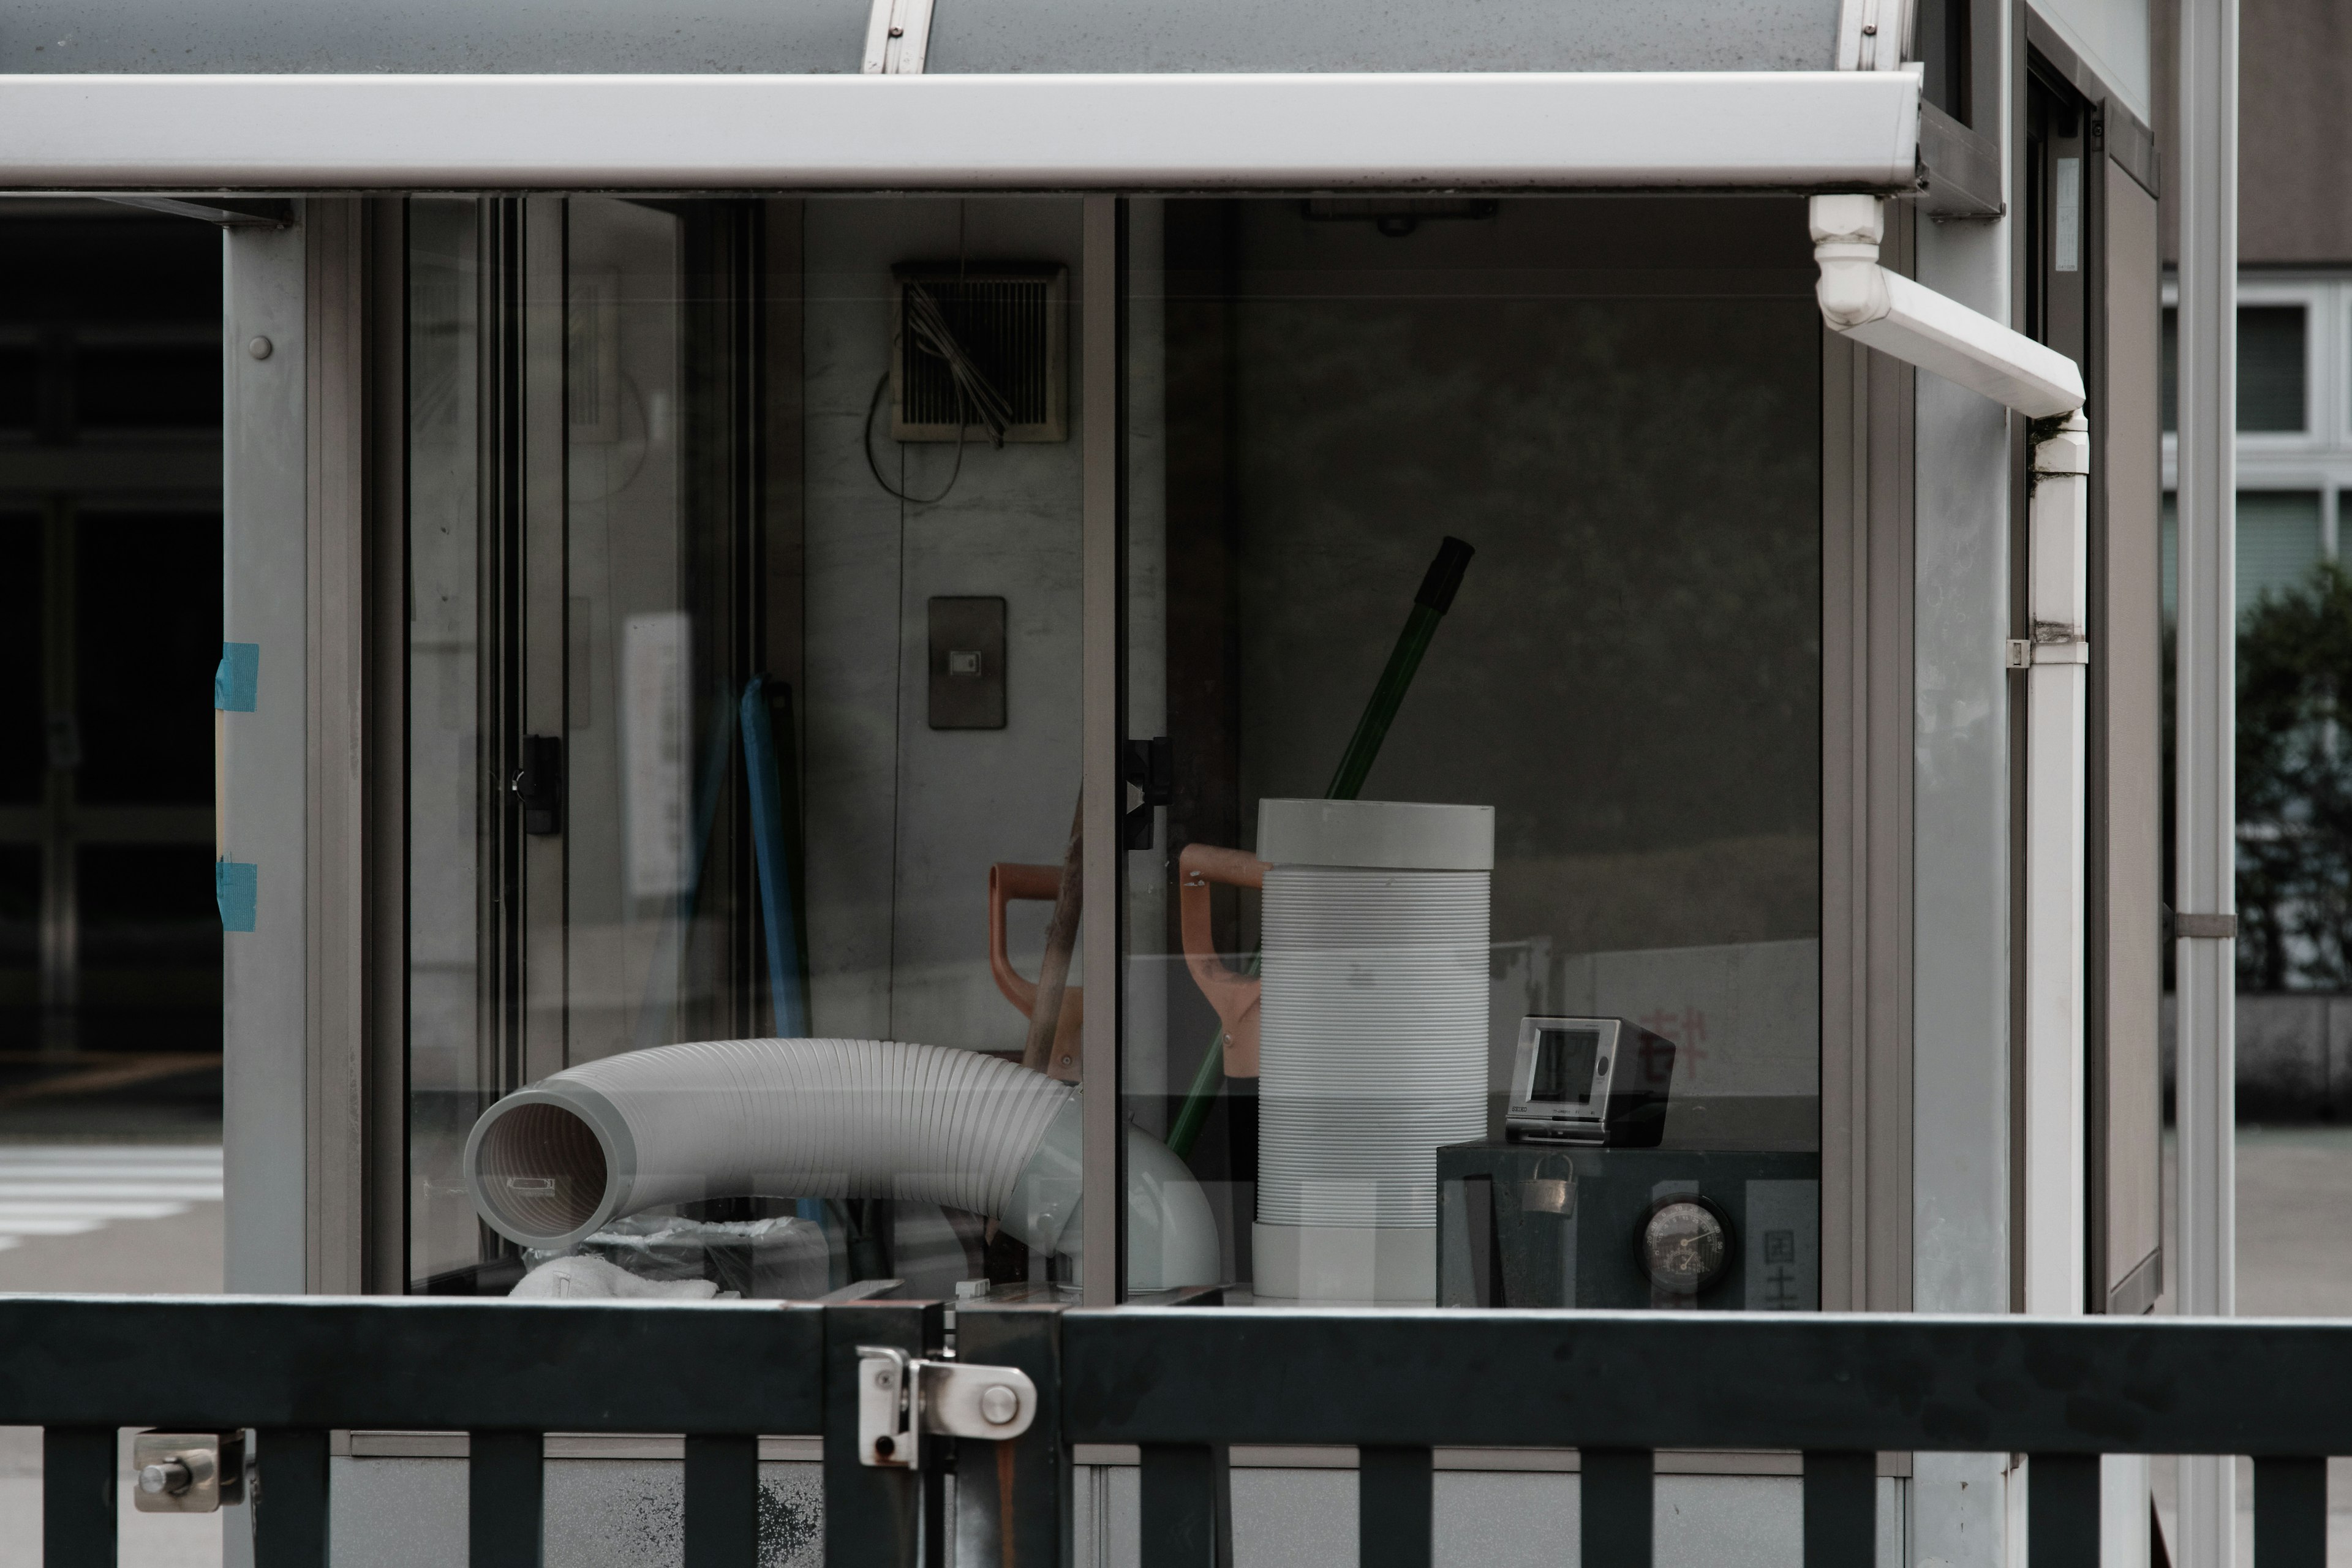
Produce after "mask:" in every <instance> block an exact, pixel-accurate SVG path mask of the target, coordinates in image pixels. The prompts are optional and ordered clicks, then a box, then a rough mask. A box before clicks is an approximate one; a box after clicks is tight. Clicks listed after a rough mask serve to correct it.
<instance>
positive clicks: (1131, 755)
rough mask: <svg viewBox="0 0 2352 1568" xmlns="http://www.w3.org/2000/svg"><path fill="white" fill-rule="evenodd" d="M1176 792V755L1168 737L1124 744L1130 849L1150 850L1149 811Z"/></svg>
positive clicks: (1126, 840)
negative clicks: (1125, 750) (1125, 749)
mask: <svg viewBox="0 0 2352 1568" xmlns="http://www.w3.org/2000/svg"><path fill="white" fill-rule="evenodd" d="M1175 793H1176V754H1175V752H1173V751H1171V749H1170V748H1169V745H1168V737H1167V736H1165V735H1155V736H1153V737H1152V738H1151V739H1150V740H1149V741H1129V742H1128V743H1127V818H1126V834H1125V842H1126V846H1127V847H1128V848H1129V849H1149V848H1150V847H1151V812H1152V808H1153V807H1155V806H1161V805H1167V804H1168V803H1169V801H1170V800H1171V799H1172V798H1173V797H1174V795H1175Z"/></svg>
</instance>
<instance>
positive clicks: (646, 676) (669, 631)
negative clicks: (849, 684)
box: [550, 197, 735, 1066]
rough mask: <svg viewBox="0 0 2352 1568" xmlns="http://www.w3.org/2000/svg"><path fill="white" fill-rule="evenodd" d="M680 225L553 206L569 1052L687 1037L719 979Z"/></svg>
mask: <svg viewBox="0 0 2352 1568" xmlns="http://www.w3.org/2000/svg"><path fill="white" fill-rule="evenodd" d="M683 231H684V225H683V224H682V222H681V221H680V219H679V218H678V216H677V215H676V214H674V213H671V212H667V211H664V210H662V209H660V208H656V207H653V206H648V205H641V204H638V203H635V202H625V201H612V200H604V199H597V198H587V197H582V198H575V199H574V200H572V202H571V203H569V204H568V239H569V245H568V247H567V252H566V261H567V267H568V272H567V276H566V279H565V299H564V350H565V355H564V369H565V375H566V395H565V435H566V437H567V439H566V443H565V479H566V486H565V493H564V499H565V518H564V524H565V527H564V552H565V556H564V559H565V579H564V581H565V587H564V595H565V597H564V605H563V622H564V625H563V630H564V637H563V641H562V654H561V657H562V661H563V691H564V720H565V722H564V738H565V742H566V746H567V752H568V755H567V758H566V762H567V766H566V791H565V794H566V800H565V811H566V816H567V821H566V824H565V829H564V835H563V838H564V851H565V857H564V882H563V887H564V912H565V917H566V918H565V922H564V943H565V964H566V970H567V973H568V976H569V984H568V985H567V988H566V995H565V1001H566V1003H567V1006H566V1010H565V1018H564V1025H565V1029H564V1061H565V1064H566V1065H567V1066H568V1065H570V1064H572V1063H575V1062H580V1061H585V1060H589V1059H592V1058H596V1057H602V1056H609V1055H611V1054H612V1053H613V1052H614V1051H620V1050H627V1049H630V1048H633V1047H644V1046H658V1045H667V1044H668V1043H669V1042H670V1041H672V1040H674V1039H679V1038H685V1037H688V1035H686V1034H685V1033H683V1031H684V1029H685V1027H686V1026H687V1023H688V1020H687V1019H686V1018H685V1017H682V1016H680V1015H681V1005H682V1003H683V1002H684V1000H685V998H686V995H687V993H688V991H689V990H695V991H699V992H702V993H704V994H708V993H709V990H710V989H711V986H712V982H713V981H714V980H715V979H716V978H717V977H716V976H715V975H714V974H713V973H710V972H709V966H708V958H709V944H708V943H707V942H706V943H703V944H700V945H699V946H697V944H692V943H689V942H688V929H689V927H690V926H691V925H692V924H693V923H694V921H695V920H696V917H697V913H698V905H699V904H701V903H702V902H703V901H702V900H698V893H699V891H700V890H701V887H702V882H703V878H704V874H705V872H706V870H707V869H708V868H709V861H710V847H711V836H712V833H713V831H714V828H715V827H716V825H717V817H718V806H719V790H720V788H721V786H722V785H723V784H724V783H725V770H726V766H727V762H728V758H729V755H730V753H729V752H727V750H726V746H727V743H728V742H730V740H731V739H732V732H733V725H734V721H735V711H734V704H733V703H732V702H731V701H730V700H728V694H727V692H726V690H725V686H726V678H727V676H728V675H729V674H730V672H729V671H727V670H724V669H721V668H713V666H712V662H711V658H710V651H709V647H708V646H707V645H706V646H704V647H702V648H701V649H700V653H701V658H700V659H699V661H698V658H697V655H698V637H697V616H696V609H697V607H698V606H697V605H696V603H695V599H696V590H697V589H698V588H699V589H703V590H705V592H707V584H698V583H696V582H693V581H692V580H691V573H692V569H693V566H694V564H695V562H694V552H693V551H692V549H691V548H690V541H689V537H688V533H689V525H688V515H687V510H686V507H685V478H686V474H685V469H686V457H685V449H686V448H685V442H684V440H683V438H682V431H681V428H680V425H681V419H680V416H681V413H682V411H683V410H684V407H685V396H684V393H685V377H686V342H685V330H686V321H685V314H686V310H687V309H688V276H687V266H686V256H685V246H684V239H685V237H684V232H683ZM550 651H551V652H552V651H553V650H552V649H551V650H550ZM698 663H699V668H698ZM698 692H701V693H703V694H704V695H703V697H702V699H701V700H699V701H698ZM698 737H701V738H702V739H703V741H704V744H703V746H702V747H701V748H699V749H698V747H697V745H696V741H697V738H698ZM714 748H716V750H715V752H713V749H714ZM700 752H713V754H712V755H709V756H707V757H706V756H703V755H701V754H700ZM722 881H723V878H722ZM706 923H707V917H706ZM690 947H694V948H696V952H697V956H698V957H702V958H704V959H705V960H706V964H705V968H704V971H703V973H699V974H693V973H689V971H688V951H689V948H690Z"/></svg>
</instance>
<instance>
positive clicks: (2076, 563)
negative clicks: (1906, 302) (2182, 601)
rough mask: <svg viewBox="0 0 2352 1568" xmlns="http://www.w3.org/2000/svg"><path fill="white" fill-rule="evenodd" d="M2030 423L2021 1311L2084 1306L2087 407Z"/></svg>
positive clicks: (2062, 1311)
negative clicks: (2030, 624) (2032, 436)
mask: <svg viewBox="0 0 2352 1568" xmlns="http://www.w3.org/2000/svg"><path fill="white" fill-rule="evenodd" d="M2050 426H2055V428H2054V429H2053V428H2051V427H2050ZM2034 433H2035V435H2036V437H2038V439H2037V440H2036V442H2035V444H2034V447H2033V476H2032V488H2033V499H2032V510H2031V514H2030V523H2029V528H2030V534H2029V538H2028V542H2027V550H2028V552H2029V557H2028V560H2027V563H2026V574H2027V582H2026V603H2027V606H2028V612H2029V614H2031V616H2032V620H2033V635H2032V638H2031V639H2030V641H2029V643H2028V647H2027V658H2030V659H2031V660H2032V662H2031V663H2030V664H2029V665H2028V666H2027V667H2026V671H2025V954H2024V958H2025V1178H2026V1188H2025V1310H2027V1311H2029V1312H2033V1313H2037V1314H2042V1315H2051V1316H2063V1317H2071V1316H2073V1315H2074V1314H2075V1313H2078V1312H2081V1311H2082V1310H2084V1246H2085V1238H2084V1164H2083V1162H2084V1066H2083V1011H2084V984H2085V976H2084V973H2083V924H2084V870H2085V867H2084V826H2085V825H2084V814H2085V811H2086V809H2087V805H2088V802H2087V800H2086V798H2085V796H2086V772H2085V762H2084V736H2085V734H2086V732H2087V726H2088V715H2089V710H2090V709H2089V704H2090V673H2091V671H2090V659H2091V646H2090V638H2089V637H2088V636H2087V634H2086V632H2085V626H2086V623H2087V620H2088V616H2089V573H2090V561H2089V534H2090V528H2089V500H2090V486H2091V427H2090V425H2089V423H2088V421H2086V420H2084V417H2083V415H2082V412H2081V411H2080V410H2079V409H2078V410H2076V411H2075V412H2074V413H2071V414H2067V415H2065V416H2063V417H2060V418H2057V419H2053V420H2050V421H2046V422H2044V423H2043V424H2042V425H2038V426H2036V428H2035V432H2034Z"/></svg>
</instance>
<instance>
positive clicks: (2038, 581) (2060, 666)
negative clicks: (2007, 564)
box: [1811, 195, 2091, 1316]
mask: <svg viewBox="0 0 2352 1568" xmlns="http://www.w3.org/2000/svg"><path fill="white" fill-rule="evenodd" d="M1811 223H1812V235H1813V254H1814V256H1815V258H1817V259H1818V260H1819V261H1820V263H1821V269H1822V276H1821V283H1820V285H1819V288H1818V296H1819V298H1820V300H1821V307H1822V316H1823V317H1824V318H1825V319H1826V320H1827V321H1828V322H1829V324H1830V326H1831V328H1832V330H1834V331H1838V332H1840V333H1843V335H1845V336H1847V337H1850V338H1852V339H1853V340H1854V341H1855V342H1859V343H1863V344H1865V345H1867V346H1868V347H1871V348H1874V349H1876V350H1878V351H1879V352H1880V353H1886V354H1891V355H1893V356H1894V357H1895V358H1896V359H1899V360H1903V361H1905V362H1906V363H1910V364H1915V365H1917V366H1918V367H1919V368H1921V369H1922V370H1930V371H1934V372H1935V373H1936V374H1937V375H1940V376H1942V377H1944V378H1945V379H1946V380H1948V381H1953V382H1958V384H1960V385H1962V386H1965V387H1968V388H1969V389H1970V390H1971V391H1975V392H1979V393H1982V394H1983V395H1985V396H1987V397H1990V398H1991V399H1992V400H1993V401H1994V402H1996V403H2000V404H2002V405H2006V406H2008V407H2011V408H2014V409H2016V410H2017V411H2018V412H2019V413H2021V414H2023V415H2026V416H2029V417H2030V418H2032V419H2033V420H2034V421H2035V425H2034V428H2033V440H2034V446H2033V499H2032V512H2031V518H2030V524H2031V538H2030V541H2029V543H2028V546H2027V548H2028V552H2029V560H2028V563H2027V565H2028V571H2029V586H2028V594H2027V597H2028V600H2029V604H2030V606H2031V614H2032V621H2033V635H2032V637H2031V638H2030V639H2028V640H2027V641H2026V643H2025V645H2024V646H2023V647H2022V648H2018V647H2012V649H2011V654H2010V660H2009V661H2010V662H2011V663H2012V664H2022V665H2023V666H2024V667H2025V668H2026V746H2025V889H2024V890H2025V951H2024V952H2022V953H2021V954H2020V955H2019V958H2020V963H2021V966H2022V969H2023V976H2024V985H2025V1052H2024V1058H2025V1173H2024V1175H2025V1183H2026V1186H2025V1248H2024V1251H2025V1310H2027V1311H2029V1312H2033V1313H2046V1314H2052V1315H2062V1316H2070V1315H2074V1314H2076V1313H2080V1312H2081V1311H2082V1310H2084V1169H2083V1161H2084V1071H2083V1010H2084V973H2083V924H2084V813H2085V810H2086V808H2087V801H2086V799H2085V793H2086V782H2085V771H2084V736H2085V722H2086V711H2087V707H2086V705H2087V703H2088V700H2089V677H2090V641H2089V638H2088V637H2087V635H2086V633H2085V625H2086V620H2087V609H2086V606H2087V595H2088V584H2089V567H2088V556H2089V521H2088V518H2089V513H2088V503H2089V494H2090V456H2091V428H2090V425H2089V422H2088V421H2087V420H2085V419H2084V416H2083V412H2082V410H2083V404H2084V392H2083V373H2082V371H2081V369H2080V368H2079V367H2078V366H2076V364H2075V363H2074V361H2073V360H2070V359H2068V358H2067V357H2066V356H2065V355H2064V354H2062V353H2058V352H2057V351H2055V350H2054V349H2051V348H2049V347H2047V346H2045V345H2043V344H2042V343H2037V342H2034V341H2033V340H2032V339H2031V338H2029V337H2027V336H2025V335H2024V334H2023V333H2021V332H2018V331H2012V330H2011V329H2010V328H2008V327H2005V326H2002V325H2001V324H2000V322H1999V321H1993V320H1992V319H1991V318H1990V317H1988V316H1985V315H1982V314H1980V313H1979V312H1978V311H1975V310H1970V309H1969V308H1968V307H1967V306H1965V305H1962V304H1960V303H1958V301H1957V300H1949V299H1947V298H1945V297H1944V296H1943V295H1941V294H1938V293H1937V292H1936V291H1935V290H1934V289H1927V288H1925V287H1923V286H1921V285H1920V284H1918V283H1916V282H1914V281H1913V280H1912V279H1908V278H1905V277H1902V276H1900V275H1899V274H1896V273H1893V272H1889V271H1888V270H1886V268H1884V267H1882V266H1880V265H1879V263H1878V244H1879V240H1880V238H1881V237H1882V235H1883V233H1884V226H1885V218H1884V209H1883V207H1882V205H1881V204H1880V201H1879V198H1877V197H1876V196H1867V195H1835V196H1815V197H1813V198H1812V207H1811ZM1990 651H1991V650H1990V649H1988V650H1987V652H1988V655H1990Z"/></svg>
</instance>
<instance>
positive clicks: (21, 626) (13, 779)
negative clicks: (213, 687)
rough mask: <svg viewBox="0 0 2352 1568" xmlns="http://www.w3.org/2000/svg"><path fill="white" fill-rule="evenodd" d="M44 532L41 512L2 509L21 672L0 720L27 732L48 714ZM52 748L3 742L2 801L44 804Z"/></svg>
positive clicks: (3, 586)
mask: <svg viewBox="0 0 2352 1568" xmlns="http://www.w3.org/2000/svg"><path fill="white" fill-rule="evenodd" d="M43 532H44V525H43V522H42V520H41V517H40V515H39V514H38V513H37V512H0V659H5V661H6V665H5V668H9V669H11V670H14V671H16V679H14V680H11V681H9V682H8V683H7V687H6V689H5V691H0V725H5V726H6V729H7V732H8V733H9V734H11V735H16V736H23V737H31V736H36V735H41V734H43V733H44V731H46V730H47V724H48V717H49V715H48V713H47V711H46V710H47V702H46V701H44V700H43V694H44V693H45V692H46V691H47V683H48V679H49V668H48V660H47V658H43V657H42V631H43V615H42V605H43V601H44V599H45V598H46V596H47V595H46V594H45V591H44V576H45V572H46V563H47V552H46V550H45V548H44V544H43ZM206 750H207V751H209V750H210V744H209V742H207V745H206ZM48 751H49V749H48V747H47V745H44V744H40V743H37V742H35V743H28V742H24V741H20V742H18V743H16V744H15V745H10V746H0V801H6V802H8V803H9V804H10V805H37V804H38V803H39V801H40V799H41V792H42V790H43V789H44V787H46V784H47V779H48V773H49V754H48Z"/></svg>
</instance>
